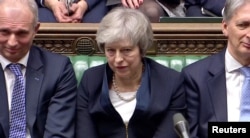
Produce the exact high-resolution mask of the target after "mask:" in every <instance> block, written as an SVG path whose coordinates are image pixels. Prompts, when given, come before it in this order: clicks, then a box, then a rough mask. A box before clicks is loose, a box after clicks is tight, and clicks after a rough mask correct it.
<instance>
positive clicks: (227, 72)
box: [182, 0, 250, 138]
mask: <svg viewBox="0 0 250 138" xmlns="http://www.w3.org/2000/svg"><path fill="white" fill-rule="evenodd" d="M249 12H250V1H248V0H227V1H226V5H225V9H224V14H223V22H222V26H223V29H222V31H223V33H224V35H225V36H226V37H227V39H228V41H227V47H226V48H225V49H224V50H222V51H221V52H219V53H217V54H215V55H212V56H209V57H207V58H205V59H203V60H201V61H198V62H196V63H193V64H191V65H189V66H187V67H185V68H184V69H183V70H182V73H183V74H184V79H185V81H184V84H185V88H186V92H187V105H188V110H187V115H188V118H187V119H188V121H189V125H190V131H191V135H192V138H207V137H208V122H211V121H215V122H223V121H240V117H241V107H242V103H241V101H242V99H241V93H242V92H241V90H242V86H243V81H244V79H245V77H244V75H243V74H242V72H241V67H244V66H249V65H250V14H249Z"/></svg>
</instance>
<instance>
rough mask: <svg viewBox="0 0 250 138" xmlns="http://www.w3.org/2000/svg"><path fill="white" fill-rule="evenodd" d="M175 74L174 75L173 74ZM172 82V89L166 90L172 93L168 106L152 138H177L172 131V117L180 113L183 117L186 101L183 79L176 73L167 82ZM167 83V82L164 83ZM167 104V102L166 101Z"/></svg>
mask: <svg viewBox="0 0 250 138" xmlns="http://www.w3.org/2000/svg"><path fill="white" fill-rule="evenodd" d="M173 74H176V73H173ZM170 80H171V81H172V82H174V83H173V85H172V88H170V87H171V86H170V87H169V88H168V90H167V91H169V92H170V91H172V95H171V98H170V103H169V106H168V108H167V110H166V112H165V115H164V118H163V120H162V121H161V123H160V125H159V127H158V129H157V131H156V133H155V135H154V138H164V137H165V138H167V137H169V138H178V135H177V134H176V132H175V130H174V124H173V115H174V114H175V113H181V114H183V115H185V112H186V101H185V91H184V87H183V77H182V76H181V75H180V74H179V73H178V75H175V77H170V79H169V81H170ZM165 83H167V82H165ZM166 102H167V100H166Z"/></svg>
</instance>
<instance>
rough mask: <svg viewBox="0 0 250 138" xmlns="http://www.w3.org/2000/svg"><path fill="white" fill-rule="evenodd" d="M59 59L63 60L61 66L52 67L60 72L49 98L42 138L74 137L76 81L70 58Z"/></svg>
mask: <svg viewBox="0 0 250 138" xmlns="http://www.w3.org/2000/svg"><path fill="white" fill-rule="evenodd" d="M61 60H64V62H63V64H62V66H61V67H53V69H55V70H57V71H58V72H60V74H59V78H58V79H57V81H58V82H57V83H56V86H55V92H54V94H53V96H52V97H51V99H50V104H49V107H48V114H47V120H46V125H45V132H44V138H52V137H60V138H74V134H75V110H76V108H75V107H76V89H77V81H76V77H75V73H74V69H73V66H72V64H71V62H70V60H69V59H68V58H67V59H66V60H65V59H61ZM51 69H52V68H51ZM47 75H49V74H47ZM48 77H50V76H48Z"/></svg>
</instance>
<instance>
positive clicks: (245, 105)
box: [240, 67, 250, 121]
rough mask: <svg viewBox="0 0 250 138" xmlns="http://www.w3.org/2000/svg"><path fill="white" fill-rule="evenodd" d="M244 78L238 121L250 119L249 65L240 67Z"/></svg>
mask: <svg viewBox="0 0 250 138" xmlns="http://www.w3.org/2000/svg"><path fill="white" fill-rule="evenodd" d="M240 70H241V72H242V74H243V75H244V76H245V80H244V83H243V86H242V92H241V102H240V121H250V67H242V68H241V69H240Z"/></svg>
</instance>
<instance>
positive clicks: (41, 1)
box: [35, 0, 44, 7]
mask: <svg viewBox="0 0 250 138" xmlns="http://www.w3.org/2000/svg"><path fill="white" fill-rule="evenodd" d="M35 1H36V4H37V6H38V7H44V0H35Z"/></svg>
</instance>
